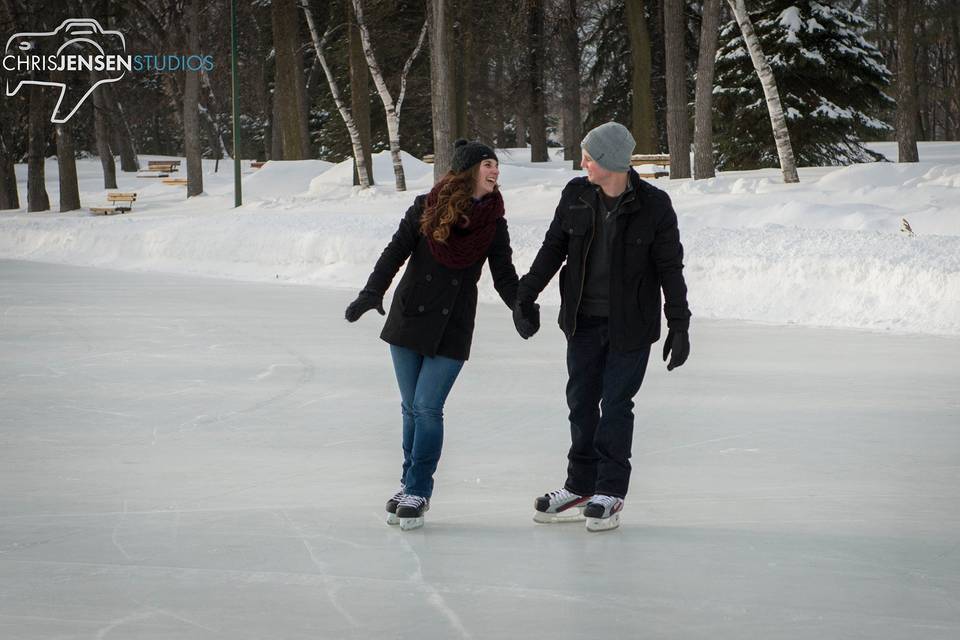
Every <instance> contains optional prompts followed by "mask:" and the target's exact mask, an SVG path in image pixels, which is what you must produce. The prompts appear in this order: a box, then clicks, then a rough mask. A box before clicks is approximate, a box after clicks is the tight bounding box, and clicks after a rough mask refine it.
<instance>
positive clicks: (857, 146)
mask: <svg viewBox="0 0 960 640" xmlns="http://www.w3.org/2000/svg"><path fill="white" fill-rule="evenodd" d="M755 6H756V7H757V10H756V11H754V12H752V13H751V19H752V20H753V23H754V27H755V29H756V32H757V35H758V37H759V38H760V42H761V45H762V47H763V51H764V53H765V54H766V56H767V57H768V59H769V62H770V66H771V68H772V69H773V72H774V75H775V77H776V80H777V86H778V87H779V90H780V100H781V102H782V104H783V108H784V111H785V114H786V118H787V122H788V124H789V128H790V140H791V143H792V145H793V151H794V155H795V156H796V160H797V164H798V166H821V165H840V164H850V163H854V162H866V161H870V160H883V159H884V158H883V156H882V155H880V154H877V153H875V152H872V151H870V150H868V149H866V148H865V147H864V146H863V144H862V142H861V140H862V139H863V138H864V137H867V138H877V137H881V136H884V135H886V134H888V133H889V131H890V130H891V127H890V125H889V124H887V123H886V122H884V121H882V120H881V119H880V118H881V117H882V116H883V114H884V113H885V112H886V111H887V110H889V108H890V106H891V104H892V100H891V99H890V98H889V97H888V96H887V95H885V94H884V89H885V88H886V87H887V86H888V85H889V84H890V78H891V74H890V71H889V70H888V69H887V66H886V64H885V63H884V60H883V56H882V55H881V53H880V51H879V50H878V49H877V47H876V46H874V45H873V44H871V43H870V42H867V41H866V40H865V39H864V37H863V33H864V32H865V31H866V30H867V29H868V28H869V25H868V24H867V23H866V21H865V20H863V18H861V17H860V16H858V15H857V14H855V13H853V12H851V11H849V10H847V9H843V8H838V7H835V6H828V5H826V4H824V3H821V2H815V1H813V0H763V1H762V2H758V3H757V4H756V5H755ZM720 41H721V43H722V44H721V47H720V50H719V51H718V53H717V69H716V86H715V87H714V98H715V110H714V130H715V143H716V146H717V164H718V167H719V168H721V169H754V168H758V167H775V166H778V160H777V153H776V148H775V146H774V141H773V134H772V132H771V129H770V125H769V117H768V114H767V108H766V104H765V102H764V97H763V91H762V88H761V86H760V82H759V80H758V79H757V77H756V74H755V73H754V70H753V67H752V65H751V62H750V57H749V55H748V53H747V50H746V48H745V47H744V43H743V37H742V36H741V34H740V30H739V28H738V27H737V23H736V22H729V23H727V24H726V25H724V27H723V28H722V29H721V32H720Z"/></svg>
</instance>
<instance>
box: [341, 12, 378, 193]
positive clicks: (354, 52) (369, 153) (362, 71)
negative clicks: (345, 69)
mask: <svg viewBox="0 0 960 640" xmlns="http://www.w3.org/2000/svg"><path fill="white" fill-rule="evenodd" d="M347 13H348V14H349V15H350V113H351V114H352V115H353V120H354V122H356V123H357V131H358V132H359V134H360V147H361V148H362V149H363V152H362V154H361V155H362V156H363V161H362V162H359V163H358V162H354V175H353V184H355V185H361V184H362V185H364V186H369V185H372V184H373V148H372V141H371V136H370V71H369V69H367V61H366V59H365V58H364V57H363V43H362V42H360V29H359V28H358V27H357V21H356V20H355V19H354V17H353V8H352V7H350V6H349V5H348V6H347ZM361 166H364V167H365V170H364V173H366V176H367V181H366V183H364V182H363V181H361V180H360V167H361Z"/></svg>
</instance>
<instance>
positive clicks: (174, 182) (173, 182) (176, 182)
mask: <svg viewBox="0 0 960 640" xmlns="http://www.w3.org/2000/svg"><path fill="white" fill-rule="evenodd" d="M162 182H163V184H169V185H170V186H173V187H184V186H186V184H187V178H164V179H163V180H162Z"/></svg>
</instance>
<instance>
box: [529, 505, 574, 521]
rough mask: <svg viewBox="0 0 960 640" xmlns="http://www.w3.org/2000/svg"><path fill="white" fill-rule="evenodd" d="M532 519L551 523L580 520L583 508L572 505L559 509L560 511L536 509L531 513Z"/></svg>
mask: <svg viewBox="0 0 960 640" xmlns="http://www.w3.org/2000/svg"><path fill="white" fill-rule="evenodd" d="M533 521H534V522H539V523H540V524H553V523H555V522H582V521H583V508H582V507H574V508H573V509H570V510H568V511H561V512H560V513H544V512H543V511H536V512H534V514H533Z"/></svg>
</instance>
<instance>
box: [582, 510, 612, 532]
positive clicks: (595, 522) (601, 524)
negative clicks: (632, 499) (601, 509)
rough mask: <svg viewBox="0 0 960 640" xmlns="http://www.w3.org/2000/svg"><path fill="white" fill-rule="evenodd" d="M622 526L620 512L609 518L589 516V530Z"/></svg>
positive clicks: (608, 529) (605, 529) (607, 529)
mask: <svg viewBox="0 0 960 640" xmlns="http://www.w3.org/2000/svg"><path fill="white" fill-rule="evenodd" d="M619 526H620V514H619V513H615V514H613V515H612V516H610V517H609V518H587V531H610V530H611V529H616V528H617V527H619Z"/></svg>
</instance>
